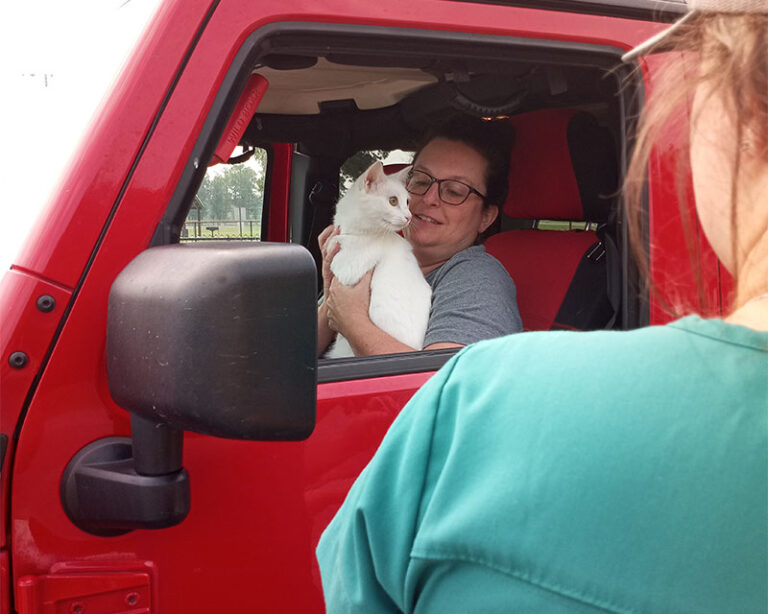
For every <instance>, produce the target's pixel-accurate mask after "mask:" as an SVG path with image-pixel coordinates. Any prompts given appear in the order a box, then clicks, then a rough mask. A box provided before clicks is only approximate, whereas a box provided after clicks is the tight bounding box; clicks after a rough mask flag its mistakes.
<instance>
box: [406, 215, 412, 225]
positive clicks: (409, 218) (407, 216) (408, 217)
mask: <svg viewBox="0 0 768 614" xmlns="http://www.w3.org/2000/svg"><path fill="white" fill-rule="evenodd" d="M412 217H413V216H412V215H411V214H410V213H407V214H406V215H405V223H406V224H408V223H410V221H411V218H412Z"/></svg>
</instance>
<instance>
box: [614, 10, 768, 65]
mask: <svg viewBox="0 0 768 614" xmlns="http://www.w3.org/2000/svg"><path fill="white" fill-rule="evenodd" d="M687 5H688V13H686V14H685V15H684V16H683V17H681V18H680V19H678V20H677V21H676V22H675V23H673V24H672V25H671V26H669V27H668V28H666V29H664V30H662V31H661V32H659V33H658V34H655V35H654V36H652V37H651V38H649V39H648V40H647V41H645V42H643V43H640V44H639V45H638V46H637V47H635V48H634V49H632V50H631V51H628V52H627V53H625V54H624V55H623V56H621V61H622V62H632V61H633V60H636V59H637V58H639V57H640V56H641V55H645V54H647V53H648V52H649V51H650V50H652V49H654V48H656V47H659V50H663V47H660V44H661V43H662V42H663V41H664V39H666V38H667V37H668V36H669V35H670V34H672V33H673V32H674V31H675V30H677V29H678V28H680V26H682V25H683V24H684V23H686V22H688V21H690V20H691V19H692V18H693V17H694V16H695V15H698V14H700V13H763V14H765V15H768V0H688V1H687Z"/></svg>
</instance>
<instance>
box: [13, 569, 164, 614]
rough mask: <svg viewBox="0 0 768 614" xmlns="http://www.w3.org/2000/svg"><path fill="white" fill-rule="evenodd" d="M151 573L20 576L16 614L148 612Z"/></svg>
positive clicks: (89, 572) (150, 605)
mask: <svg viewBox="0 0 768 614" xmlns="http://www.w3.org/2000/svg"><path fill="white" fill-rule="evenodd" d="M151 580H152V578H151V572H150V571H149V570H147V571H112V572H110V571H106V570H100V571H79V572H71V570H67V571H66V572H64V573H50V574H45V575H40V576H24V577H22V578H19V581H18V582H17V583H16V588H17V592H16V610H17V612H18V614H57V613H59V612H68V613H71V614H107V613H110V614H113V613H119V614H151V612H152V586H151Z"/></svg>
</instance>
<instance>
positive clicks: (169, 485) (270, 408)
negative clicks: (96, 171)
mask: <svg viewBox="0 0 768 614" xmlns="http://www.w3.org/2000/svg"><path fill="white" fill-rule="evenodd" d="M316 276H317V272H316V268H315V263H314V260H313V259H312V256H311V255H310V254H309V252H308V251H307V250H306V249H304V248H303V247H300V246H297V245H289V244H282V243H279V244H276V243H255V244H254V243H235V242H232V243H226V244H222V243H216V244H202V245H200V244H195V245H172V246H163V247H157V248H152V249H149V250H147V251H145V252H142V253H141V254H139V255H138V256H137V257H136V258H135V259H134V260H133V261H132V262H131V263H130V264H129V265H128V266H127V267H126V268H125V269H124V270H123V271H122V272H121V273H120V275H119V276H118V277H117V279H116V280H115V282H114V284H113V285H112V289H111V291H110V295H109V312H108V319H107V376H108V380H109V389H110V392H111V394H112V397H113V398H114V400H115V401H116V402H117V403H118V405H120V406H121V407H123V408H125V409H127V410H128V411H129V412H131V430H132V438H131V439H127V438H114V437H113V438H107V439H104V440H99V441H96V442H93V443H92V444H89V445H88V446H86V447H85V448H83V449H82V450H81V451H80V452H78V454H77V455H76V456H75V457H74V458H73V459H72V461H70V463H69V465H68V466H67V469H66V471H65V474H64V476H63V479H62V485H61V496H62V502H63V504H64V507H65V509H66V510H67V514H68V515H69V517H70V518H71V519H72V521H73V522H74V523H75V524H76V525H78V526H79V527H80V528H82V529H84V530H86V531H88V532H91V533H96V534H100V535H116V534H120V533H124V532H126V531H127V530H131V529H134V528H163V527H167V526H172V525H173V524H178V523H179V522H181V521H182V520H183V519H184V517H185V516H186V514H187V512H188V510H189V480H188V476H187V473H186V471H185V470H184V469H183V468H182V435H183V431H185V430H188V431H195V432H197V433H203V434H207V435H213V436H216V437H225V438H229V439H248V440H262V441H276V440H280V441H297V440H302V439H305V438H306V437H308V436H309V435H310V434H311V433H312V430H313V428H314V425H315V407H316V399H317V349H316V347H317V308H316V287H317V286H316Z"/></svg>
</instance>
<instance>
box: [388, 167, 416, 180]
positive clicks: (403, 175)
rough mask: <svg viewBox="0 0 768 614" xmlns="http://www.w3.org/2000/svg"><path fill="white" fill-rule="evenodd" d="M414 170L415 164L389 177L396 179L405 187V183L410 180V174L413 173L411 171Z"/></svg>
mask: <svg viewBox="0 0 768 614" xmlns="http://www.w3.org/2000/svg"><path fill="white" fill-rule="evenodd" d="M412 168H413V164H409V165H408V166H406V167H405V168H404V169H402V170H399V171H397V172H396V173H392V174H391V175H390V176H389V177H390V179H394V180H395V181H399V182H400V183H402V184H403V185H405V181H406V180H407V179H408V173H410V172H411V169H412Z"/></svg>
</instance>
